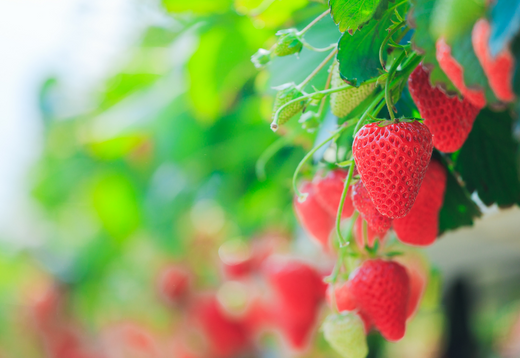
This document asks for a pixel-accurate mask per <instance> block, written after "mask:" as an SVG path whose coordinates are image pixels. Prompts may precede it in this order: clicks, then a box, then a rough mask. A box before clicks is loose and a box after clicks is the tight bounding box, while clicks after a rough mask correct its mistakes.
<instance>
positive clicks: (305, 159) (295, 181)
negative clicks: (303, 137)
mask: <svg viewBox="0 0 520 358" xmlns="http://www.w3.org/2000/svg"><path fill="white" fill-rule="evenodd" d="M354 123H355V122H353V121H352V122H350V123H347V122H345V123H343V125H342V126H341V127H340V128H338V129H337V130H335V131H334V133H332V135H331V136H330V137H328V138H327V139H325V140H324V141H323V142H321V143H320V144H318V145H317V146H315V147H314V148H312V149H311V151H310V152H309V153H307V154H306V155H305V157H303V159H302V160H301V161H300V163H299V164H298V166H297V167H296V170H295V171H294V174H293V180H292V184H293V189H294V193H295V194H296V195H297V196H298V200H305V198H306V197H307V195H304V194H302V193H300V191H299V190H298V186H297V179H298V174H300V170H301V168H302V167H303V165H304V164H305V163H306V162H307V161H308V160H309V159H310V158H311V157H312V156H313V155H314V153H316V151H317V150H318V149H320V148H321V147H323V146H324V145H325V144H327V143H328V142H330V141H331V140H333V139H334V138H336V137H337V136H338V135H339V134H341V133H342V132H343V131H344V130H345V129H347V128H348V127H350V126H352V125H353V124H354Z"/></svg>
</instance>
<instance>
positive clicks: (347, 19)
mask: <svg viewBox="0 0 520 358" xmlns="http://www.w3.org/2000/svg"><path fill="white" fill-rule="evenodd" d="M380 2H383V3H388V2H387V1H386V0H383V1H381V0H361V1H360V0H329V6H330V13H331V15H332V18H333V19H334V22H335V23H336V24H338V26H339V31H341V32H345V31H348V32H349V33H355V32H356V31H357V30H358V29H359V28H360V27H361V26H363V24H365V23H366V22H368V21H370V19H372V16H373V15H374V12H375V11H376V9H377V8H378V5H379V3H380Z"/></svg>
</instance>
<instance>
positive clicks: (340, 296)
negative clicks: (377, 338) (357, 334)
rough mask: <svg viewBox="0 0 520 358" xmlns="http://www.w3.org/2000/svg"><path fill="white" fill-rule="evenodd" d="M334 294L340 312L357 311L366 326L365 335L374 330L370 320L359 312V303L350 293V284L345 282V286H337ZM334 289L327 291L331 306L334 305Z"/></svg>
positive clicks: (330, 288)
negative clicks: (334, 294) (333, 294)
mask: <svg viewBox="0 0 520 358" xmlns="http://www.w3.org/2000/svg"><path fill="white" fill-rule="evenodd" d="M334 292H335V293H336V297H335V298H336V307H337V309H338V311H339V312H343V311H355V310H357V313H358V314H359V316H360V317H361V319H362V320H363V323H364V325H365V333H368V332H370V329H371V328H372V323H371V322H370V318H369V317H368V316H367V315H366V314H365V313H364V312H362V311H360V310H358V307H357V303H356V299H355V297H354V296H353V295H352V293H351V292H350V288H349V283H348V282H344V283H343V284H339V285H336V286H335V290H334ZM331 296H332V287H331V286H329V289H328V290H327V300H328V302H329V304H332V297H331Z"/></svg>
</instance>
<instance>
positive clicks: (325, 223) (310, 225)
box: [294, 182, 336, 248]
mask: <svg viewBox="0 0 520 358" xmlns="http://www.w3.org/2000/svg"><path fill="white" fill-rule="evenodd" d="M300 191H301V192H302V193H307V194H308V196H307V198H306V199H305V201H304V202H300V201H299V200H298V198H297V197H295V198H294V211H295V212H296V215H297V216H298V219H299V220H300V224H301V225H302V226H303V228H304V229H305V230H307V231H308V232H309V234H311V236H312V237H313V238H314V239H315V240H316V241H317V242H318V243H320V244H321V245H323V247H324V248H328V247H329V236H330V233H331V231H332V229H333V228H334V224H335V222H336V220H335V218H334V217H333V216H331V215H330V214H329V213H328V212H327V211H326V210H325V209H324V208H323V207H322V206H321V205H320V204H319V202H318V200H316V193H315V191H314V188H313V186H312V184H311V183H309V182H305V183H304V184H303V185H302V187H301V189H300Z"/></svg>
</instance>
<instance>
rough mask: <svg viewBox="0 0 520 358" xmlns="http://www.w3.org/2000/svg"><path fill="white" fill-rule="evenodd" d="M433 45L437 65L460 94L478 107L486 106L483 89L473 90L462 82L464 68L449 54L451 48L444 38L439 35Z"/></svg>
mask: <svg viewBox="0 0 520 358" xmlns="http://www.w3.org/2000/svg"><path fill="white" fill-rule="evenodd" d="M435 47H436V50H437V51H436V57H437V62H439V66H440V67H441V69H442V70H443V71H444V73H445V74H446V76H448V78H449V79H450V80H451V82H453V84H454V85H455V87H457V89H458V90H459V91H460V93H461V94H462V96H463V97H464V98H467V99H468V101H470V102H471V103H472V104H473V105H474V106H475V107H477V108H479V109H480V108H484V107H485V106H486V97H485V96H484V90H482V89H478V90H475V89H470V88H468V87H466V84H465V83H464V69H463V68H462V66H461V65H460V64H459V63H458V62H457V60H455V59H454V58H453V56H451V48H450V45H448V44H447V43H446V40H445V39H444V38H443V37H441V38H440V39H438V40H437V42H436V44H435Z"/></svg>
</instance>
